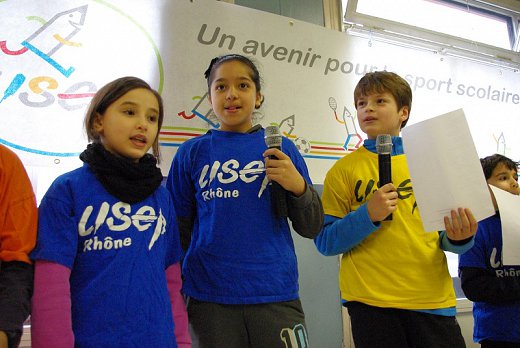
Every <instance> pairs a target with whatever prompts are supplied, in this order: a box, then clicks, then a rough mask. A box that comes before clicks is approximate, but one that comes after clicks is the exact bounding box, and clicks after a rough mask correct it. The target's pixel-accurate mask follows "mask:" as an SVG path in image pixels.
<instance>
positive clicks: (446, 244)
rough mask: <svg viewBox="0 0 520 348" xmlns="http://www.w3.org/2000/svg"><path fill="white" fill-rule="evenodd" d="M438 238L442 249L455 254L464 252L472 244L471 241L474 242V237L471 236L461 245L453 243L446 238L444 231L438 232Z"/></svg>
mask: <svg viewBox="0 0 520 348" xmlns="http://www.w3.org/2000/svg"><path fill="white" fill-rule="evenodd" d="M439 239H440V245H441V249H442V250H444V251H449V252H452V253H454V254H457V255H461V254H464V253H465V252H466V251H468V250H469V249H471V247H472V246H473V243H474V242H475V237H472V238H471V239H470V240H468V242H467V243H465V244H462V245H458V244H453V243H452V242H450V240H449V239H448V236H447V235H446V231H440V232H439Z"/></svg>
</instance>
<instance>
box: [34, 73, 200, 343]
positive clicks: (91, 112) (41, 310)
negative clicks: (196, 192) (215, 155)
mask: <svg viewBox="0 0 520 348" xmlns="http://www.w3.org/2000/svg"><path fill="white" fill-rule="evenodd" d="M163 118H164V109H163V102H162V98H161V96H160V95H159V94H158V93H157V92H156V91H155V90H153V89H152V88H151V87H150V86H149V85H148V84H147V83H146V82H145V81H143V80H141V79H139V78H136V77H123V78H119V79H116V80H114V81H112V82H110V83H108V84H107V85H105V86H104V87H102V88H101V89H100V90H99V91H98V92H97V93H96V95H95V96H94V98H93V99H92V101H91V103H90V106H89V108H88V110H87V114H86V117H85V130H86V132H87V135H88V139H89V141H91V142H92V143H91V144H89V145H88V146H87V149H86V150H85V151H83V152H82V153H81V155H80V159H81V160H82V161H83V162H84V164H83V166H82V167H81V168H78V169H76V170H73V171H71V172H69V173H66V174H63V175H61V176H60V177H58V178H57V179H56V180H55V181H54V183H53V184H52V185H51V187H50V188H49V190H48V191H47V193H46V194H45V196H44V198H43V200H42V202H41V205H40V209H39V210H40V212H39V219H40V220H39V228H38V242H37V246H36V249H35V250H34V252H33V253H32V254H31V257H32V258H33V259H34V260H35V263H36V266H35V267H36V269H35V287H34V296H33V302H32V303H33V308H34V310H33V314H32V323H31V324H32V346H33V347H34V348H39V347H70V348H72V347H76V348H83V347H85V348H86V347H89V348H90V347H96V348H104V347H106V348H108V347H110V348H114V347H121V348H122V347H125V348H126V347H150V348H152V347H161V348H162V347H165V348H166V347H168V348H175V347H189V346H190V343H191V341H190V337H189V333H188V329H187V315H186V310H185V306H184V302H183V299H182V295H181V294H180V288H181V278H180V265H179V259H180V256H181V249H180V243H179V232H178V229H177V225H176V218H175V212H174V209H173V203H172V201H171V196H170V194H169V192H168V191H167V190H166V188H165V187H164V186H161V181H162V174H161V171H160V169H159V168H158V167H157V161H158V159H159V142H158V136H159V130H160V128H161V125H162V122H163ZM150 148H152V149H153V155H151V154H149V153H147V152H148V150H149V149H150ZM172 312H173V314H172ZM174 322H175V324H174ZM174 330H175V334H174Z"/></svg>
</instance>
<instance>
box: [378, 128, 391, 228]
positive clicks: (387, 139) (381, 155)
mask: <svg viewBox="0 0 520 348" xmlns="http://www.w3.org/2000/svg"><path fill="white" fill-rule="evenodd" d="M376 150H377V155H378V156H377V159H378V164H379V187H381V186H383V185H385V184H388V183H389V182H392V160H391V153H392V136H391V135H390V134H380V135H378V136H377V138H376ZM389 220H392V214H390V215H388V216H387V217H386V218H385V221H389Z"/></svg>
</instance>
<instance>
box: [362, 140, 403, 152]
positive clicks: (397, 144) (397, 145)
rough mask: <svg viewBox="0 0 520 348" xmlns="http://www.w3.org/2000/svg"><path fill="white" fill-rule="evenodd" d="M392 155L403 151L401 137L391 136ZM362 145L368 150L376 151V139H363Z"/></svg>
mask: <svg viewBox="0 0 520 348" xmlns="http://www.w3.org/2000/svg"><path fill="white" fill-rule="evenodd" d="M392 145H393V146H392V156H396V155H402V154H403V153H404V151H403V139H402V138H401V137H392ZM363 146H364V147H365V148H366V149H367V150H368V151H370V152H373V153H377V150H376V139H365V141H364V142H363Z"/></svg>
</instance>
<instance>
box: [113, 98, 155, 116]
mask: <svg viewBox="0 0 520 348" xmlns="http://www.w3.org/2000/svg"><path fill="white" fill-rule="evenodd" d="M127 105H130V106H138V105H137V103H134V102H133V101H130V100H128V101H125V102H123V103H121V106H127ZM148 110H152V111H153V112H156V113H159V110H157V109H156V108H148Z"/></svg>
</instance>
